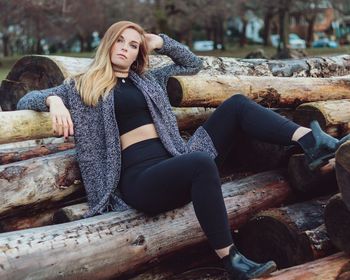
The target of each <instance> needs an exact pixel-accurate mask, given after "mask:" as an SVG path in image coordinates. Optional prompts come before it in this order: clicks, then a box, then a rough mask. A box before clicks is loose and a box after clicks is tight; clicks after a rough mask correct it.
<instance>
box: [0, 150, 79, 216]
mask: <svg viewBox="0 0 350 280" xmlns="http://www.w3.org/2000/svg"><path fill="white" fill-rule="evenodd" d="M0 187H1V196H0V216H8V215H11V216H12V215H15V214H16V213H18V212H23V210H25V209H28V208H36V209H37V208H43V207H44V205H47V204H50V203H52V202H53V201H59V200H63V199H64V198H66V197H67V196H69V195H70V194H73V193H81V196H83V193H84V192H83V187H82V184H81V176H80V170H79V167H78V165H77V162H76V159H75V150H74V149H73V150H68V151H64V152H60V153H56V154H52V155H49V156H44V157H39V158H33V159H28V160H24V161H20V162H16V163H10V164H5V165H0Z"/></svg>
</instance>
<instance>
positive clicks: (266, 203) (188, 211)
mask: <svg viewBox="0 0 350 280" xmlns="http://www.w3.org/2000/svg"><path fill="white" fill-rule="evenodd" d="M223 195H224V197H225V204H226V208H227V211H228V216H229V221H230V224H231V226H232V227H234V228H237V227H238V226H239V225H242V224H243V223H244V222H246V221H247V219H248V218H249V217H250V216H251V215H253V214H254V213H256V212H258V211H260V210H262V209H267V208H269V207H274V206H277V205H280V204H281V203H283V202H285V201H286V200H287V199H288V198H289V197H290V195H291V191H290V188H289V187H288V184H287V181H286V179H285V178H284V176H283V175H282V174H281V173H280V172H266V173H261V174H257V175H255V176H251V177H249V178H246V179H243V180H239V181H236V182H230V183H226V184H224V185H223ZM160 229H162V230H160ZM205 240H206V237H205V235H204V233H203V231H202V230H201V228H200V225H199V223H198V220H197V218H196V215H195V213H194V210H193V206H192V203H189V204H187V205H185V206H184V207H181V208H177V209H175V210H171V211H168V212H165V213H162V214H159V215H156V216H147V215H145V214H143V213H140V212H138V211H135V210H133V209H130V210H128V211H124V212H121V213H120V212H119V213H115V212H112V213H106V214H104V215H99V216H95V217H92V218H88V219H84V220H79V221H75V222H70V223H65V224H59V225H53V226H47V227H41V228H36V229H30V230H21V231H17V232H10V233H3V234H0V244H1V245H2V246H1V247H0V252H1V254H0V263H1V264H2V269H1V270H0V278H1V279H11V280H15V279H23V278H25V277H27V278H32V279H57V278H59V277H60V278H67V279H68V278H69V279H73V278H74V279H76V278H80V279H108V278H110V277H112V276H114V277H117V276H119V275H121V274H122V273H124V272H126V271H128V270H130V269H133V270H136V269H137V266H139V265H141V264H144V263H147V262H152V260H155V259H158V258H160V257H161V256H162V255H166V254H169V253H170V252H175V251H178V250H180V249H184V248H187V247H189V246H192V245H194V244H198V243H199V242H202V241H205Z"/></svg>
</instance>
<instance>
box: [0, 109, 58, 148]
mask: <svg viewBox="0 0 350 280" xmlns="http://www.w3.org/2000/svg"><path fill="white" fill-rule="evenodd" d="M50 136H53V129H52V122H51V118H50V114H49V113H46V112H35V111H32V110H20V111H12V112H1V113H0V144H4V143H10V142H16V141H23V140H29V139H36V138H46V137H50Z"/></svg>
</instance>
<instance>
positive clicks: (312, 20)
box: [306, 14, 316, 48]
mask: <svg viewBox="0 0 350 280" xmlns="http://www.w3.org/2000/svg"><path fill="white" fill-rule="evenodd" d="M315 21H316V14H314V15H312V16H311V18H310V19H309V20H307V23H308V26H307V37H306V46H307V47H308V48H311V47H312V41H313V40H314V38H313V36H314V26H315Z"/></svg>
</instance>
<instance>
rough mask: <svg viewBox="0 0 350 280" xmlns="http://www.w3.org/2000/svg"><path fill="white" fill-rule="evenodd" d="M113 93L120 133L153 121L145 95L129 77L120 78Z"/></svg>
mask: <svg viewBox="0 0 350 280" xmlns="http://www.w3.org/2000/svg"><path fill="white" fill-rule="evenodd" d="M122 80H124V81H125V83H123V81H122ZM113 94H114V108H115V114H116V118H117V123H118V128H119V133H120V135H123V134H124V133H126V132H128V131H130V130H133V129H135V128H137V127H139V126H141V125H145V124H148V123H153V119H152V116H151V114H150V111H149V109H148V106H147V103H146V99H145V97H144V96H143V94H142V92H141V91H140V90H139V89H138V88H137V87H136V86H135V85H134V84H133V83H132V82H131V80H130V79H129V78H124V79H121V78H119V79H118V84H117V86H116V87H115V90H114V93H113Z"/></svg>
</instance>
